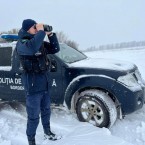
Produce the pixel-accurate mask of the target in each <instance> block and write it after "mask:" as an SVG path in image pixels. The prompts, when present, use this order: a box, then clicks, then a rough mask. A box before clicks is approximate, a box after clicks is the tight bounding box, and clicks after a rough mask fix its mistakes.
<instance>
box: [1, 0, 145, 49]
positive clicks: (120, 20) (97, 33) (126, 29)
mask: <svg viewBox="0 0 145 145" xmlns="http://www.w3.org/2000/svg"><path fill="white" fill-rule="evenodd" d="M0 12H1V14H0V31H8V30H11V29H12V28H21V24H22V21H23V20H24V19H28V18H31V19H34V20H36V21H37V22H38V23H39V22H43V23H46V24H49V25H52V26H53V28H54V31H63V32H64V33H65V34H66V35H67V36H68V37H69V38H70V39H71V40H74V41H76V42H77V43H78V44H79V48H80V49H81V48H82V49H85V48H87V47H90V46H99V45H102V44H108V43H109V44H110V43H117V42H124V41H140V40H145V0H41V1H40V0H0Z"/></svg>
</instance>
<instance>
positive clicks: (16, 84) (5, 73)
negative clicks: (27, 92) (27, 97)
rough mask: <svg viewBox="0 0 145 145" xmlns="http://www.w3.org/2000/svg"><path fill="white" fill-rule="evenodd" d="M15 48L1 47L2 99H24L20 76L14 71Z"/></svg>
mask: <svg viewBox="0 0 145 145" xmlns="http://www.w3.org/2000/svg"><path fill="white" fill-rule="evenodd" d="M13 50H14V49H13V47H12V46H10V47H0V98H1V99H3V100H7V101H11V100H19V99H21V98H22V95H21V94H24V92H23V89H24V88H23V86H22V82H21V78H20V76H16V73H15V71H14V63H13V62H14V60H13Z"/></svg>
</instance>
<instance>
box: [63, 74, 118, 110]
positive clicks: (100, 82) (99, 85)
mask: <svg viewBox="0 0 145 145" xmlns="http://www.w3.org/2000/svg"><path fill="white" fill-rule="evenodd" d="M114 81H115V80H114V79H113V78H110V77H107V76H103V75H82V76H78V77H77V78H75V79H73V80H72V82H71V83H70V84H69V86H68V87H67V89H66V92H65V103H66V105H67V107H68V109H70V110H72V111H74V110H75V107H76V106H75V105H76V102H77V100H78V99H79V97H78V96H79V94H80V93H81V92H83V91H85V90H90V89H93V90H94V89H97V90H101V91H103V92H105V93H108V95H109V96H110V98H111V99H112V100H113V102H114V103H115V105H116V106H119V101H118V99H117V97H116V96H115V94H113V92H112V91H111V89H112V88H113V86H114Z"/></svg>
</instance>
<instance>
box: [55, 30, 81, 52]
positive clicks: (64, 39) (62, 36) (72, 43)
mask: <svg viewBox="0 0 145 145" xmlns="http://www.w3.org/2000/svg"><path fill="white" fill-rule="evenodd" d="M56 35H57V38H58V41H59V42H60V43H66V44H67V45H68V46H70V47H72V48H74V49H78V46H79V45H78V44H77V43H76V42H75V41H73V40H69V39H68V36H67V35H66V34H64V32H62V31H61V32H56Z"/></svg>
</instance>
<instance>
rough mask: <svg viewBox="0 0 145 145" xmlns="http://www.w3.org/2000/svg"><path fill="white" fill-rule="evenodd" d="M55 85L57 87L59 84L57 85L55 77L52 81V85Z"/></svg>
mask: <svg viewBox="0 0 145 145" xmlns="http://www.w3.org/2000/svg"><path fill="white" fill-rule="evenodd" d="M53 86H55V87H56V86H57V85H56V82H55V79H53V82H52V87H53Z"/></svg>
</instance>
